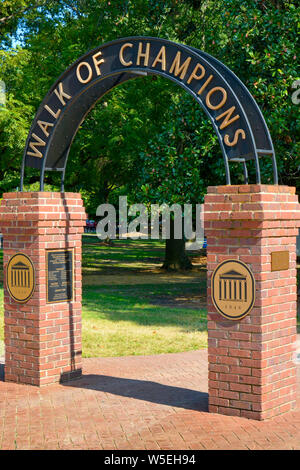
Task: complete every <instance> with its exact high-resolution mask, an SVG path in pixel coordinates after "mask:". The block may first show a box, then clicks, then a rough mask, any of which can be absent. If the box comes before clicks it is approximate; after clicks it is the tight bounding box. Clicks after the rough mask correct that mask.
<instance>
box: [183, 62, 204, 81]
mask: <svg viewBox="0 0 300 470" xmlns="http://www.w3.org/2000/svg"><path fill="white" fill-rule="evenodd" d="M199 69H201V75H197V72H198V70H199ZM204 75H205V68H204V67H203V65H201V64H197V65H196V67H195V68H194V70H193V71H192V73H191V75H190V76H189V79H188V81H187V83H188V84H189V83H191V81H192V80H193V79H195V80H201V78H203V77H204Z"/></svg>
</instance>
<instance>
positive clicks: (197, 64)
mask: <svg viewBox="0 0 300 470" xmlns="http://www.w3.org/2000/svg"><path fill="white" fill-rule="evenodd" d="M145 75H160V76H163V77H165V78H168V79H169V80H172V81H174V82H175V83H177V84H178V85H179V86H181V87H182V88H183V89H185V90H186V91H187V92H188V93H190V94H191V95H192V96H193V98H194V99H195V100H196V101H197V102H198V103H199V104H200V106H201V107H202V109H203V110H204V112H205V113H206V115H207V116H208V117H209V119H210V121H211V123H212V126H213V128H214V131H215V133H216V135H217V136H218V140H219V143H220V146H221V149H222V153H223V159H224V164H225V172H226V183H227V184H231V178H230V169H229V163H230V162H241V163H242V164H243V167H244V175H245V182H247V181H248V180H247V166H246V162H247V161H249V160H254V162H255V167H256V182H257V183H260V182H261V177H260V168H259V158H261V157H263V156H270V157H271V158H272V163H273V175H274V184H277V183H278V177H277V167H276V159H275V153H274V148H273V144H272V140H271V137H270V133H269V130H268V128H267V125H266V123H265V120H264V118H263V115H262V113H261V111H260V109H259V107H258V106H257V104H256V102H255V100H254V98H253V97H252V96H251V94H250V93H249V91H248V90H247V88H246V87H245V85H244V84H243V83H242V82H241V81H240V80H239V79H238V77H237V76H236V75H235V74H234V73H233V72H232V71H231V70H229V69H228V68H227V67H226V66H225V65H224V64H222V63H221V62H220V61H218V60H217V59H215V58H214V57H212V56H210V55H209V54H207V53H205V52H203V51H199V50H198V49H195V48H192V47H189V46H185V45H182V44H177V43H175V42H172V41H169V40H166V39H160V38H152V37H129V38H122V39H117V40H115V41H111V42H109V43H106V44H104V45H102V46H100V47H98V48H96V49H94V50H92V51H90V52H88V53H87V54H85V55H84V56H82V57H80V58H79V59H78V60H77V61H76V62H74V63H73V64H72V65H71V66H70V67H69V68H68V69H67V70H66V71H65V72H64V73H63V74H62V75H61V76H60V77H59V78H58V80H57V81H56V83H55V84H54V85H53V86H52V87H51V89H50V90H49V92H48V94H47V95H46V97H45V98H44V100H43V102H42V104H41V105H40V107H39V109H38V111H37V113H36V116H35V119H34V121H33V123H32V126H31V129H30V132H29V134H28V138H27V141H26V146H25V151H24V156H23V163H22V169H21V190H22V189H23V180H24V172H25V168H26V167H33V168H37V169H38V170H40V189H41V190H43V187H44V175H45V172H46V171H59V172H61V176H62V191H63V190H64V176H65V170H66V165H67V161H68V155H69V151H70V147H71V144H72V141H73V139H74V137H75V135H76V132H77V130H78V128H79V126H80V124H81V123H82V121H83V120H84V118H85V116H86V115H87V114H88V113H89V111H90V110H91V109H92V108H93V106H95V104H96V103H97V101H98V100H99V99H101V97H102V96H103V95H105V94H106V93H108V92H109V91H110V90H111V89H112V88H114V87H115V86H117V85H119V84H121V83H124V82H126V81H128V80H132V79H134V78H137V77H139V76H145Z"/></svg>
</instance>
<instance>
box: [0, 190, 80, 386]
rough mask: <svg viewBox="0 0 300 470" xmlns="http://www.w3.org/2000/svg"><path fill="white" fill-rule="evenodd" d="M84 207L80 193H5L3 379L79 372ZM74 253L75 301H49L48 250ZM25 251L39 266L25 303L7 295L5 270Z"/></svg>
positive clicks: (38, 380)
mask: <svg viewBox="0 0 300 470" xmlns="http://www.w3.org/2000/svg"><path fill="white" fill-rule="evenodd" d="M85 217H86V216H85V211H84V208H83V204H82V200H81V197H80V194H76V193H51V192H23V193H22V192H18V193H7V194H4V195H3V200H2V203H1V206H0V229H1V231H2V233H3V255H4V259H3V266H4V324H5V380H6V381H10V382H18V383H26V384H32V385H38V386H41V385H45V384H49V383H52V382H58V381H60V380H64V379H71V378H73V377H76V376H80V375H81V234H82V232H83V227H84V225H85ZM53 249H55V250H60V249H63V250H64V249H71V250H72V252H73V263H74V270H73V280H74V289H73V290H74V297H73V300H72V301H67V302H57V303H47V302H46V253H47V250H53ZM20 252H21V253H24V254H25V255H27V256H29V258H30V259H31V260H32V262H33V265H34V269H35V290H34V293H33V295H32V297H31V298H30V300H29V301H28V302H27V303H17V302H16V301H15V300H13V298H12V297H11V296H10V295H9V292H8V290H7V285H6V280H5V278H6V269H7V264H8V262H9V260H10V259H11V257H12V256H13V255H15V254H16V253H20Z"/></svg>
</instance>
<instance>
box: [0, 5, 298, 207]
mask: <svg viewBox="0 0 300 470" xmlns="http://www.w3.org/2000/svg"><path fill="white" fill-rule="evenodd" d="M0 17H1V18H2V19H3V18H5V20H3V21H2V22H1V18H0V27H1V30H2V36H1V37H0V42H1V43H2V50H1V51H0V67H1V68H0V79H1V80H4V81H5V84H6V88H7V101H6V107H5V108H1V107H0V192H4V191H8V190H14V189H15V188H16V187H18V185H19V169H20V166H21V158H22V151H23V148H24V145H25V140H26V136H27V133H28V131H29V128H30V125H31V122H32V119H33V118H34V115H35V112H36V110H37V108H38V106H39V104H40V103H41V101H42V99H43V97H44V96H45V94H46V93H47V91H48V89H49V88H50V86H51V85H52V83H53V82H54V81H55V80H56V79H57V77H58V76H59V75H60V74H61V73H62V72H63V71H64V70H65V69H66V68H67V67H68V66H69V65H70V64H71V63H72V62H74V61H75V60H76V59H77V58H78V57H80V56H81V55H82V54H84V53H85V52H86V51H87V50H89V49H91V48H93V47H96V46H98V45H99V44H102V43H104V42H107V41H110V40H112V39H115V38H118V37H126V36H132V35H134V36H136V35H149V36H160V37H164V38H167V39H170V40H174V41H177V42H181V43H185V44H188V45H191V46H194V47H197V48H199V49H202V50H205V51H206V52H208V53H210V54H212V55H214V56H215V57H217V58H218V59H220V60H221V61H222V62H224V63H225V64H226V65H227V66H228V67H229V68H231V69H232V70H233V71H234V72H235V73H236V74H237V75H238V76H239V78H241V79H242V80H243V81H244V83H245V84H246V86H247V87H248V88H249V90H250V92H252V94H253V95H254V96H255V98H256V100H257V102H258V104H259V106H260V107H261V109H262V112H263V114H264V116H265V118H266V120H267V124H268V126H269V129H270V132H271V135H272V138H273V142H274V145H275V150H276V154H277V161H278V167H279V171H280V183H282V184H289V185H295V186H297V191H298V193H299V192H300V186H299V185H300V183H299V181H300V178H299V166H300V161H299V139H298V135H299V117H298V115H299V108H298V107H297V105H295V104H293V103H292V101H291V94H292V89H291V84H292V82H293V81H294V80H295V79H297V78H298V77H299V72H298V68H297V60H298V58H297V54H296V51H297V50H299V45H298V44H299V43H298V41H299V39H298V37H299V35H298V36H297V34H296V33H297V28H298V25H299V7H298V6H297V4H296V2H295V1H275V0H274V1H271V0H264V1H256V0H247V1H246V0H242V1H240V0H215V1H212V0H206V1H196V0H184V1H179V0H166V1H159V0H135V1H133V0H111V1H108V0H90V1H87V0H75V1H64V0H59V1H50V0H44V1H30V0H15V1H13V0H9V1H7V0H5V1H4V2H2V4H1V7H0ZM16 39H19V40H20V41H21V42H20V46H17V47H16V46H15V40H16ZM11 41H13V42H11ZM13 45H14V47H13ZM249 168H250V178H252V181H254V169H253V168H252V167H251V164H250V165H249ZM153 170H154V171H153ZM262 172H263V182H265V183H267V182H271V175H272V171H271V162H270V160H268V159H267V158H265V159H264V161H263V162H262ZM233 173H234V179H233V182H234V183H239V182H241V181H242V173H241V168H240V167H239V166H238V164H237V167H236V169H235V170H234V172H233ZM36 179H37V175H36V172H35V171H34V170H30V169H29V170H28V171H27V172H26V184H27V185H31V184H32V183H34V182H35V181H36ZM46 182H47V184H49V185H54V186H55V187H59V186H58V185H59V175H57V174H48V175H47V179H46ZM133 182H134V183H133ZM224 182H225V171H224V165H223V161H222V156H221V152H220V149H219V145H218V142H217V139H216V137H215V135H214V132H213V129H212V126H211V124H210V123H209V122H208V121H207V118H206V116H205V115H204V113H203V112H202V111H201V109H200V108H199V106H198V105H196V103H195V102H194V101H193V100H192V99H191V97H190V96H188V95H187V94H186V93H184V92H183V91H182V90H181V89H180V88H179V87H175V86H174V85H173V84H172V83H171V82H168V81H165V80H164V79H161V78H157V77H147V78H143V79H139V80H134V81H132V82H129V83H126V84H124V85H121V86H120V87H118V88H116V89H115V90H113V91H112V92H111V93H110V94H109V95H107V96H106V97H105V98H104V99H103V100H102V101H101V102H100V103H98V105H97V106H96V107H95V108H94V110H93V111H92V112H91V113H90V114H89V116H88V117H87V118H86V120H85V121H84V123H83V124H82V126H81V128H80V129H79V132H78V134H77V136H76V138H75V140H74V144H73V146H72V149H71V154H70V158H69V163H68V167H67V176H66V189H67V190H71V191H81V193H82V194H83V196H84V199H85V204H86V207H87V211H88V213H90V214H91V215H92V214H94V213H95V210H96V207H97V205H98V204H99V203H101V202H104V201H108V200H112V199H115V197H114V193H115V194H117V192H119V191H122V192H127V193H128V191H129V190H130V192H131V196H130V197H131V199H132V200H134V201H137V200H140V199H141V198H142V199H143V200H144V201H148V202H201V201H202V199H203V195H204V194H205V192H206V187H207V186H208V185H209V184H222V183H224ZM51 187H52V186H51Z"/></svg>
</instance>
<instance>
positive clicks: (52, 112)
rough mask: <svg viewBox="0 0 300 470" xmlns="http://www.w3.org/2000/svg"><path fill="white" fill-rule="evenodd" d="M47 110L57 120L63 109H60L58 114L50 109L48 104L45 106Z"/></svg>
mask: <svg viewBox="0 0 300 470" xmlns="http://www.w3.org/2000/svg"><path fill="white" fill-rule="evenodd" d="M45 109H46V110H47V111H48V113H50V114H51V116H53V117H54V118H55V119H57V118H58V116H59V115H60V112H61V109H58V110H57V111H56V113H55V112H54V111H53V110H52V109H51V108H50V106H48V105H47V104H46V105H45Z"/></svg>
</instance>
